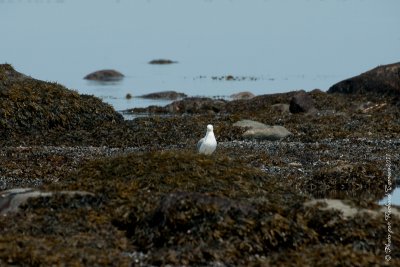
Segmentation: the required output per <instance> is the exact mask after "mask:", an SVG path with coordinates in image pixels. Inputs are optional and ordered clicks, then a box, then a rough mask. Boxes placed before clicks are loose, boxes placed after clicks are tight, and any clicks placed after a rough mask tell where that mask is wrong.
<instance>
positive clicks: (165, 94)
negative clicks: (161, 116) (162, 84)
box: [140, 91, 187, 100]
mask: <svg viewBox="0 0 400 267" xmlns="http://www.w3.org/2000/svg"><path fill="white" fill-rule="evenodd" d="M140 97H141V98H147V99H166V100H175V99H178V98H184V97H187V95H186V94H184V93H178V92H175V91H162V92H156V93H151V94H147V95H142V96H140Z"/></svg>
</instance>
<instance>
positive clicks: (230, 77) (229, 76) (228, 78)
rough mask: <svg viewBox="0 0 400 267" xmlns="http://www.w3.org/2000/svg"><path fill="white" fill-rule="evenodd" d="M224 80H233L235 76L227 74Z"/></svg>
mask: <svg viewBox="0 0 400 267" xmlns="http://www.w3.org/2000/svg"><path fill="white" fill-rule="evenodd" d="M225 80H227V81H234V80H235V77H233V76H232V75H227V76H226V77H225Z"/></svg>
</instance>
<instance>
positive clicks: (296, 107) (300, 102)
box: [289, 91, 315, 113]
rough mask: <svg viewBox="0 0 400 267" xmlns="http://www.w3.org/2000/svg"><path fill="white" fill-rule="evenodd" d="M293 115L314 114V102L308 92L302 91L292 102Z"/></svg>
mask: <svg viewBox="0 0 400 267" xmlns="http://www.w3.org/2000/svg"><path fill="white" fill-rule="evenodd" d="M289 110H290V112H291V113H301V112H312V111H314V110H315V107H314V101H313V99H312V98H311V96H309V95H308V94H307V93H306V92H304V91H300V92H299V93H297V94H295V95H294V96H293V97H292V99H291V100H290V106H289Z"/></svg>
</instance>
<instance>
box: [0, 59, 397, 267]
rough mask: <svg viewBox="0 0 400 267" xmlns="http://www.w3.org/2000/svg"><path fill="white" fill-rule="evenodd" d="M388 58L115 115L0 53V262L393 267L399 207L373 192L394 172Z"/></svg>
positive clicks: (381, 190) (393, 94) (391, 183)
mask: <svg viewBox="0 0 400 267" xmlns="http://www.w3.org/2000/svg"><path fill="white" fill-rule="evenodd" d="M388 66H389V69H388V71H385V67H386V66H382V67H381V68H378V69H377V71H378V73H376V72H372V71H371V72H372V73H371V72H367V73H365V74H363V75H364V76H362V75H361V76H358V77H355V78H354V79H349V80H346V82H342V83H341V84H338V85H335V86H333V87H332V88H331V90H330V91H329V93H325V92H322V91H320V90H314V91H312V92H308V93H306V92H303V91H299V92H289V93H284V94H275V95H262V96H256V97H254V98H251V99H247V100H234V101H230V102H226V101H223V100H211V99H192V98H187V99H183V100H178V101H176V102H174V103H172V104H171V105H169V106H167V107H150V108H148V109H146V110H134V111H132V112H146V114H150V115H149V116H147V117H140V118H137V119H135V120H133V121H124V120H123V119H122V116H121V115H120V114H118V113H117V112H115V111H114V110H113V109H112V107H110V106H109V105H107V104H104V103H103V102H101V101H100V100H99V99H98V98H95V97H92V96H84V95H79V94H78V93H76V92H74V91H71V90H68V89H67V88H65V87H63V86H61V85H58V84H55V83H47V82H42V81H38V80H35V79H33V78H30V77H27V76H25V75H23V74H20V73H18V72H16V71H15V70H14V69H13V68H12V67H11V66H10V65H0V190H3V191H2V192H0V214H1V215H0V266H65V265H67V266H160V265H170V266H236V265H243V266H400V249H399V246H400V229H399V225H400V212H399V211H400V208H399V207H397V206H395V205H390V206H380V205H378V204H377V201H378V200H379V199H381V198H382V197H384V196H385V194H387V193H388V192H386V191H387V189H388V188H389V187H391V188H394V187H395V184H396V177H397V179H398V177H399V174H400V169H399V166H400V164H399V163H400V158H399V154H400V153H399V152H400V110H399V107H400V99H399V95H400V93H399V92H400V86H399V84H400V82H399V80H400V78H399V77H398V76H396V75H393V73H396V67H397V70H399V69H400V67H399V64H392V65H388ZM379 73H380V74H381V75H380V74H379ZM382 73H383V74H382ZM397 73H398V72H397ZM380 77H381V78H382V77H383V78H382V79H383V81H384V82H379V81H380ZM371 79H373V82H371ZM396 79H397V80H396ZM354 84H356V85H354ZM362 84H364V85H368V87H365V86H364V87H362ZM371 84H373V85H374V86H369V85H371ZM378 85H379V86H378ZM346 86H347V87H346ZM396 86H397V87H396ZM335 88H336V89H335ZM360 88H361V89H360ZM363 88H364V89H363ZM365 88H367V89H365ZM353 89H354V90H353ZM396 90H397V91H396ZM249 121H252V123H253V124H250V125H247V126H245V127H241V126H240V125H243V123H244V122H245V123H248V122H249ZM238 122H240V123H238ZM209 123H211V124H213V125H214V132H215V135H216V137H217V140H218V142H219V143H218V148H217V151H216V153H214V154H213V155H211V156H203V155H198V154H197V153H196V151H195V146H196V143H197V141H198V140H199V139H200V138H201V137H203V135H204V133H205V126H206V125H207V124H209ZM260 125H261V126H260ZM263 125H264V126H263ZM278 126H279V127H278ZM271 129H278V130H279V134H282V133H284V134H283V135H279V134H278V133H277V132H273V134H272V137H271ZM283 129H284V130H283ZM21 188H25V189H21ZM26 188H31V189H29V190H28V189H26ZM385 189H386V190H385ZM385 212H386V214H385ZM385 257H386V258H385Z"/></svg>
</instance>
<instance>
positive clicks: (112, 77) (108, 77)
mask: <svg viewBox="0 0 400 267" xmlns="http://www.w3.org/2000/svg"><path fill="white" fill-rule="evenodd" d="M123 78H124V75H123V74H122V73H120V72H119V71H116V70H98V71H95V72H92V73H90V74H88V75H86V76H85V77H84V79H86V80H92V81H101V82H110V81H119V80H121V79H123Z"/></svg>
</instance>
